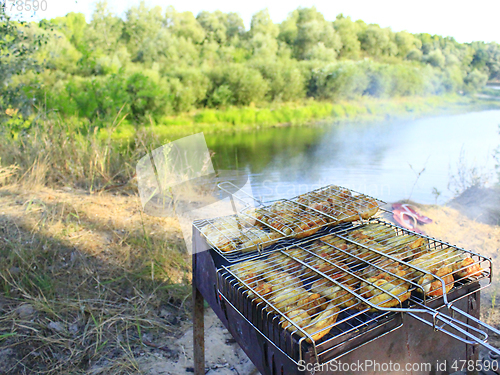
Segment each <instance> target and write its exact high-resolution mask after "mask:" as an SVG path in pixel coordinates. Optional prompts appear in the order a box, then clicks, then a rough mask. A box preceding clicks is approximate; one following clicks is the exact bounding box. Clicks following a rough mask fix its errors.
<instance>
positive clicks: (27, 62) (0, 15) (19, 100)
mask: <svg viewBox="0 0 500 375" xmlns="http://www.w3.org/2000/svg"><path fill="white" fill-rule="evenodd" d="M32 27H33V25H29V24H26V23H24V22H19V23H18V22H14V21H12V20H11V18H10V17H9V16H8V15H7V14H6V13H5V9H4V8H3V7H2V6H0V119H2V118H5V115H6V111H7V109H11V110H12V111H13V112H15V113H20V114H24V115H27V114H29V113H30V112H31V109H32V105H33V101H32V100H31V99H30V95H29V93H30V87H29V85H26V84H23V83H19V84H16V82H14V78H15V77H17V76H19V75H21V74H23V73H25V72H26V71H34V72H40V71H41V70H42V68H43V66H42V64H41V63H40V62H39V61H38V60H37V59H36V54H37V52H38V50H39V49H40V47H41V46H42V45H44V44H45V43H46V42H47V40H46V39H45V38H44V35H36V34H35V35H34V34H32V35H31V37H30V36H29V31H30V29H31V28H32Z"/></svg>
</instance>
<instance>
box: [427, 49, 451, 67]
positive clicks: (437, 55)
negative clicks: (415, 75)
mask: <svg viewBox="0 0 500 375" xmlns="http://www.w3.org/2000/svg"><path fill="white" fill-rule="evenodd" d="M424 58H425V61H426V62H428V63H429V64H431V65H432V66H435V67H437V68H443V67H444V65H445V62H446V58H445V57H444V55H443V52H441V50H440V49H436V50H434V51H432V52H430V53H429V54H428V55H427V56H425V57H424Z"/></svg>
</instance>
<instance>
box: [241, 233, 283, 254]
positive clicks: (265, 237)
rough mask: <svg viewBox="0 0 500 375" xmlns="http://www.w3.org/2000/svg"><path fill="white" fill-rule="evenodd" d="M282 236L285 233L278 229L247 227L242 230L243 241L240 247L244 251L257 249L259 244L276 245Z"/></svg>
mask: <svg viewBox="0 0 500 375" xmlns="http://www.w3.org/2000/svg"><path fill="white" fill-rule="evenodd" d="M281 237H283V235H282V234H280V233H278V232H276V231H272V232H265V231H263V230H260V229H257V228H249V229H245V230H242V231H241V232H240V239H241V240H242V242H243V243H242V244H241V245H240V248H241V249H242V251H253V250H257V249H258V247H259V245H263V246H264V247H267V246H271V245H274V244H275V243H276V242H278V240H279V239H280V238H281Z"/></svg>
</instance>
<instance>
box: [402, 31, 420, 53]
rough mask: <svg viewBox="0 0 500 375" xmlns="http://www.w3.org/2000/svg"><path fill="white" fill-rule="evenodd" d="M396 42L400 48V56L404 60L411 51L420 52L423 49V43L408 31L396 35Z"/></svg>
mask: <svg viewBox="0 0 500 375" xmlns="http://www.w3.org/2000/svg"><path fill="white" fill-rule="evenodd" d="M395 41H396V45H397V47H398V56H400V57H402V58H405V57H406V56H407V55H408V53H409V52H410V51H414V50H420V48H421V47H422V42H421V41H420V40H419V39H418V38H416V37H415V36H414V35H413V34H410V33H409V32H407V31H400V32H398V33H396V34H395Z"/></svg>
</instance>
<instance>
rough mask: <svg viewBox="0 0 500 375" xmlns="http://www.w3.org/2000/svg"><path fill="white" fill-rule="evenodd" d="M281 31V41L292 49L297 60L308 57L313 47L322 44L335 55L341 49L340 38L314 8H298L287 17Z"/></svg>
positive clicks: (330, 24)
mask: <svg viewBox="0 0 500 375" xmlns="http://www.w3.org/2000/svg"><path fill="white" fill-rule="evenodd" d="M284 23H285V25H284V26H283V28H282V30H281V33H280V34H281V39H282V40H284V41H286V42H287V43H288V44H290V45H291V46H292V47H293V51H294V55H295V56H296V57H297V58H298V59H306V58H307V57H308V56H310V54H311V51H312V49H313V47H315V46H317V45H318V44H319V43H323V45H324V46H325V47H326V48H329V49H331V50H332V51H333V52H334V53H335V55H336V54H337V53H338V51H340V49H341V48H342V41H341V39H340V36H339V35H338V34H337V33H336V32H335V29H334V28H333V24H332V23H331V22H327V21H326V20H325V18H324V17H323V15H322V14H321V13H319V12H318V11H317V10H316V8H315V7H312V8H298V9H297V10H296V11H295V12H293V13H291V14H290V15H289V16H288V19H287V21H285V22H284Z"/></svg>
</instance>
